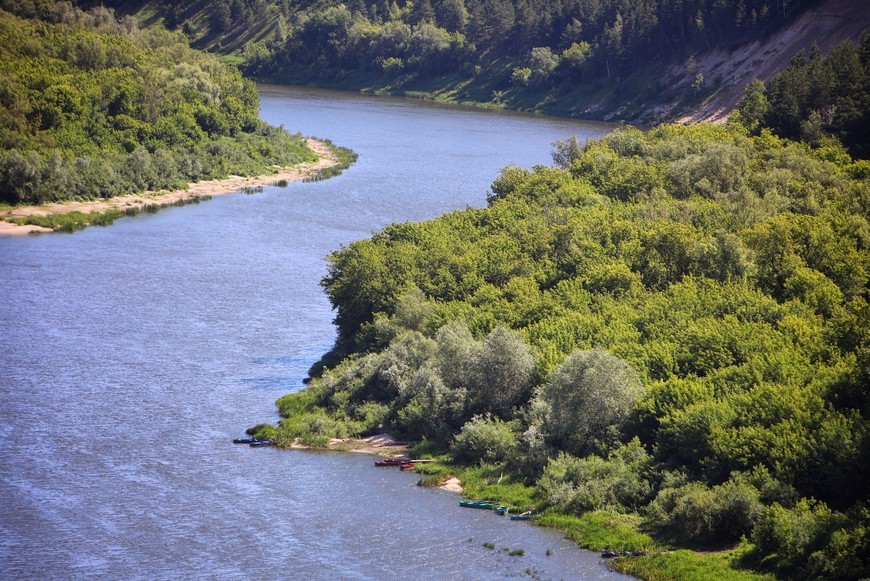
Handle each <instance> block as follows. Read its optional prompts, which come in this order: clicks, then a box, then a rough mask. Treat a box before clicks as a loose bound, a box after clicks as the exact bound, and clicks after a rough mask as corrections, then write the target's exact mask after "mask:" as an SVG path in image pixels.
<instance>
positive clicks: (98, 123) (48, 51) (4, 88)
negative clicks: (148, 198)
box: [0, 0, 316, 204]
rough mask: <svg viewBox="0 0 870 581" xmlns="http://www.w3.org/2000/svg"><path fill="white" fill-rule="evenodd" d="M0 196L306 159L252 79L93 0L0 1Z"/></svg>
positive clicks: (180, 182) (93, 190)
mask: <svg viewBox="0 0 870 581" xmlns="http://www.w3.org/2000/svg"><path fill="white" fill-rule="evenodd" d="M0 7H2V10H0V202H3V203H9V204H41V203H45V202H51V201H56V200H63V199H69V198H95V197H110V196H114V195H119V194H128V193H134V192H141V191H143V190H158V189H177V188H184V187H186V185H187V183H188V182H190V181H198V180H202V179H213V178H221V177H226V176H227V175H229V174H241V175H255V174H264V173H271V172H273V171H274V168H275V166H288V165H292V164H296V163H299V162H301V161H310V160H314V159H316V155H315V154H314V153H313V152H311V151H310V150H308V149H307V148H306V147H305V145H304V142H303V140H302V139H301V137H299V136H291V135H288V134H287V133H286V132H285V131H284V130H283V128H280V129H279V128H274V127H271V126H268V125H266V124H265V123H263V122H262V121H260V120H259V117H258V97H257V93H256V89H255V87H254V84H253V83H252V82H251V81H248V80H245V79H243V78H242V76H241V74H240V73H239V72H238V71H237V70H236V69H234V68H231V67H228V66H225V65H223V64H221V63H220V62H219V61H218V60H217V59H216V58H215V57H214V56H211V55H207V54H204V53H200V52H197V51H194V50H192V49H190V48H189V47H188V45H187V40H186V38H185V37H184V36H183V35H182V34H180V33H176V32H169V31H167V30H166V29H164V28H162V27H156V28H149V29H147V30H140V29H139V28H138V27H137V25H136V24H135V21H134V20H133V19H132V18H125V19H123V21H119V20H118V19H116V18H115V17H114V15H113V13H112V12H111V11H109V10H107V9H104V8H94V9H92V10H90V11H88V12H85V11H82V10H80V9H78V8H75V7H73V6H72V4H70V3H69V2H49V1H39V2H26V1H11V0H4V1H3V2H0Z"/></svg>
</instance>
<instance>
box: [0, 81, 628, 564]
mask: <svg viewBox="0 0 870 581" xmlns="http://www.w3.org/2000/svg"><path fill="white" fill-rule="evenodd" d="M260 90H261V96H262V116H263V118H264V119H266V120H267V121H269V122H270V123H273V124H282V123H283V124H284V125H285V126H286V127H288V128H291V129H292V130H294V131H295V130H299V131H301V132H302V133H304V134H307V135H317V136H321V137H327V138H330V139H333V140H334V141H335V142H336V143H339V144H341V145H345V146H348V147H351V148H352V149H354V150H355V151H357V152H358V153H359V154H360V160H359V163H358V164H357V165H356V166H354V167H353V168H351V169H350V170H348V171H347V172H345V174H344V175H342V176H340V177H337V178H334V179H331V180H328V181H325V182H319V183H310V184H302V183H297V184H291V185H290V186H289V187H287V188H272V187H269V188H266V189H265V191H264V192H263V193H261V194H257V195H251V196H249V195H244V194H234V195H228V196H221V197H216V198H215V199H213V200H212V201H209V202H207V203H203V204H199V205H194V206H187V207H183V208H170V209H167V210H163V211H161V212H159V213H157V214H153V215H147V214H146V215H140V216H136V217H133V218H125V219H122V220H119V221H118V222H116V223H115V224H114V225H113V226H110V227H108V228H97V227H95V228H88V229H86V230H84V231H81V232H78V233H75V234H71V235H61V234H57V235H43V236H33V237H27V238H5V239H0V304H2V305H3V307H2V309H0V370H2V371H0V577H3V578H41V579H56V578H88V579H91V578H107V579H118V578H124V579H127V578H131V579H135V578H143V579H155V578H194V577H195V578H215V579H218V578H220V579H227V578H262V579H278V578H282V579H286V578H294V579H299V578H306V577H307V578H310V579H398V578H421V579H422V578H425V579H493V578H505V577H516V576H527V575H534V576H537V577H538V578H554V579H558V578H565V579H579V578H583V579H590V578H605V577H608V578H609V577H615V575H614V574H612V573H609V572H608V571H607V570H606V569H605V568H604V567H603V566H602V565H601V564H600V562H599V559H598V558H597V556H596V555H594V554H592V553H589V552H585V551H581V550H579V549H577V548H576V547H575V546H574V545H572V544H571V543H570V542H568V541H565V540H564V539H562V538H561V537H560V535H558V534H556V533H553V532H552V531H546V530H543V529H540V528H536V527H534V526H530V525H529V524H528V523H521V522H511V521H508V520H505V519H504V518H500V517H498V516H496V515H495V514H493V513H492V512H489V511H474V510H468V509H460V508H459V507H458V504H457V497H456V495H453V494H450V493H447V492H442V491H434V490H428V489H422V488H420V487H417V486H415V483H416V480H417V479H416V477H414V476H413V475H411V474H407V473H400V472H398V471H397V470H389V469H375V468H374V467H373V466H372V459H371V458H370V457H364V456H361V455H358V454H335V453H328V454H324V453H319V454H318V453H306V452H298V451H282V450H274V449H251V448H249V447H247V446H234V445H233V444H231V443H230V440H231V439H232V438H233V437H238V436H239V435H241V433H242V431H243V430H244V428H245V427H247V426H250V425H252V424H255V423H259V422H274V421H276V419H277V417H276V414H275V408H274V403H273V402H274V400H275V399H276V398H278V397H279V396H281V395H283V394H284V393H287V392H288V391H293V390H296V389H299V388H300V387H301V385H302V384H301V380H302V379H303V378H304V377H305V375H306V371H307V369H308V367H309V366H310V365H311V364H312V363H313V362H315V361H316V360H317V359H318V358H319V356H320V355H321V354H322V353H324V352H325V351H326V350H328V349H329V347H330V346H331V344H332V342H333V340H334V329H333V327H332V325H331V319H332V316H333V314H332V312H331V310H330V306H329V303H328V301H327V300H326V298H325V296H324V295H323V293H322V290H321V288H320V286H319V281H320V279H321V278H322V277H323V275H324V274H325V271H326V263H325V261H324V258H325V257H326V255H327V254H328V253H329V252H330V251H332V250H334V249H336V248H338V247H340V245H341V244H346V243H349V242H350V241H353V240H355V239H359V238H361V237H365V236H368V235H370V234H371V232H372V231H374V230H377V229H379V228H381V227H383V226H384V225H386V224H388V223H390V222H394V221H405V220H420V219H426V218H431V217H434V216H437V215H439V214H441V213H443V212H447V211H451V210H454V209H458V208H464V207H466V206H469V205H470V206H483V205H484V204H485V196H486V193H487V192H488V188H489V184H490V183H491V181H492V180H493V179H494V178H495V177H496V175H497V172H498V170H499V168H501V167H503V166H504V165H506V164H508V163H516V164H520V165H523V166H530V165H533V164H548V163H549V152H550V143H551V142H552V141H554V140H556V139H561V138H564V137H566V136H567V135H570V134H578V135H580V136H581V137H582V138H588V137H597V136H600V135H602V134H604V133H605V132H606V131H608V130H609V129H610V126H607V125H601V124H584V123H580V122H576V121H566V120H553V119H546V118H541V117H534V116H528V115H516V114H508V113H494V112H488V111H480V110H470V109H465V108H459V107H450V106H442V105H434V104H431V103H424V102H417V101H407V100H396V99H386V98H376V97H363V96H358V95H347V94H341V93H332V92H325V91H316V90H307V89H291V88H282V87H271V86H263V87H261V88H260ZM484 542H488V543H494V544H495V545H496V547H497V550H495V551H491V550H488V549H485V548H484V547H483V546H482V544H483V543H484ZM504 547H509V548H511V549H515V548H522V549H523V550H524V551H525V556H523V557H510V556H508V555H507V554H506V552H505V551H503V550H501V549H503V548H504ZM548 548H549V549H551V552H552V553H553V554H552V556H547V555H546V551H547V549H548Z"/></svg>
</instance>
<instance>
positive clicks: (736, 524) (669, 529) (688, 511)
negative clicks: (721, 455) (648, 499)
mask: <svg viewBox="0 0 870 581" xmlns="http://www.w3.org/2000/svg"><path fill="white" fill-rule="evenodd" d="M762 510H763V506H762V504H761V501H760V500H759V492H758V490H757V489H756V488H755V487H754V486H752V485H751V484H749V483H747V482H745V481H744V480H743V478H740V477H735V478H732V479H731V480H729V481H728V482H726V483H724V484H721V485H719V486H714V487H713V488H708V487H707V486H706V485H704V484H703V483H701V482H690V483H688V484H684V485H682V486H677V487H673V488H670V487H668V488H664V489H662V490H661V491H660V492H659V494H658V496H657V497H656V499H655V500H654V501H653V502H652V503H651V504H650V506H649V507H648V510H647V515H648V518H649V521H650V522H651V523H652V524H653V526H656V527H658V528H659V529H660V530H662V531H664V532H666V533H667V534H668V535H670V536H671V537H672V538H674V539H675V540H678V541H681V542H685V543H697V542H710V541H736V540H737V539H739V538H740V537H741V536H742V535H746V534H749V533H750V532H751V531H752V528H753V526H754V525H755V523H756V522H757V521H758V520H759V518H760V516H761V512H762Z"/></svg>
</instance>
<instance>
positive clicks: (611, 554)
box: [601, 549, 619, 559]
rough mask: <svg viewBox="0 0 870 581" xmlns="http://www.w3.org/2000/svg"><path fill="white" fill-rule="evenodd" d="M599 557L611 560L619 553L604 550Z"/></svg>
mask: <svg viewBox="0 0 870 581" xmlns="http://www.w3.org/2000/svg"><path fill="white" fill-rule="evenodd" d="M601 556H602V557H603V558H605V559H612V558H614V557H618V556H619V553H618V552H616V551H614V550H613V549H604V550H603V551H601Z"/></svg>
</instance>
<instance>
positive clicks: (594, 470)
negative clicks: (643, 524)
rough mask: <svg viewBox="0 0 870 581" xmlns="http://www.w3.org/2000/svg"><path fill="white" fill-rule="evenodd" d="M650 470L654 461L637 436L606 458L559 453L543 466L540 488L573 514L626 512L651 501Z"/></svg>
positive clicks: (542, 492) (552, 502) (560, 506)
mask: <svg viewBox="0 0 870 581" xmlns="http://www.w3.org/2000/svg"><path fill="white" fill-rule="evenodd" d="M650 469H651V460H650V458H649V456H648V455H647V453H646V451H645V450H644V449H643V446H641V444H640V442H639V441H638V440H637V438H635V439H634V440H632V441H631V442H630V443H629V444H626V445H625V446H623V447H621V448H619V449H618V450H616V451H614V452H613V453H612V454H610V456H609V457H608V459H607V460H605V459H604V458H600V457H598V456H587V457H586V458H575V457H574V456H570V455H568V454H560V455H559V456H558V457H557V458H554V459H553V460H551V461H550V463H549V464H548V465H547V467H546V468H545V469H544V474H543V476H542V477H541V478H540V480H538V488H539V490H540V491H541V494H542V495H543V496H544V497H545V498H546V499H547V501H548V502H549V503H550V504H554V505H556V506H558V507H559V509H560V510H564V511H565V512H568V513H570V514H578V515H579V514H582V513H584V512H587V511H591V510H611V511H615V512H623V511H626V510H631V509H636V508H638V507H640V506H642V505H644V504H646V503H647V502H649V500H650V498H651V497H652V493H653V488H652V485H651V484H650V481H649V479H648V472H649V470H650Z"/></svg>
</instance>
